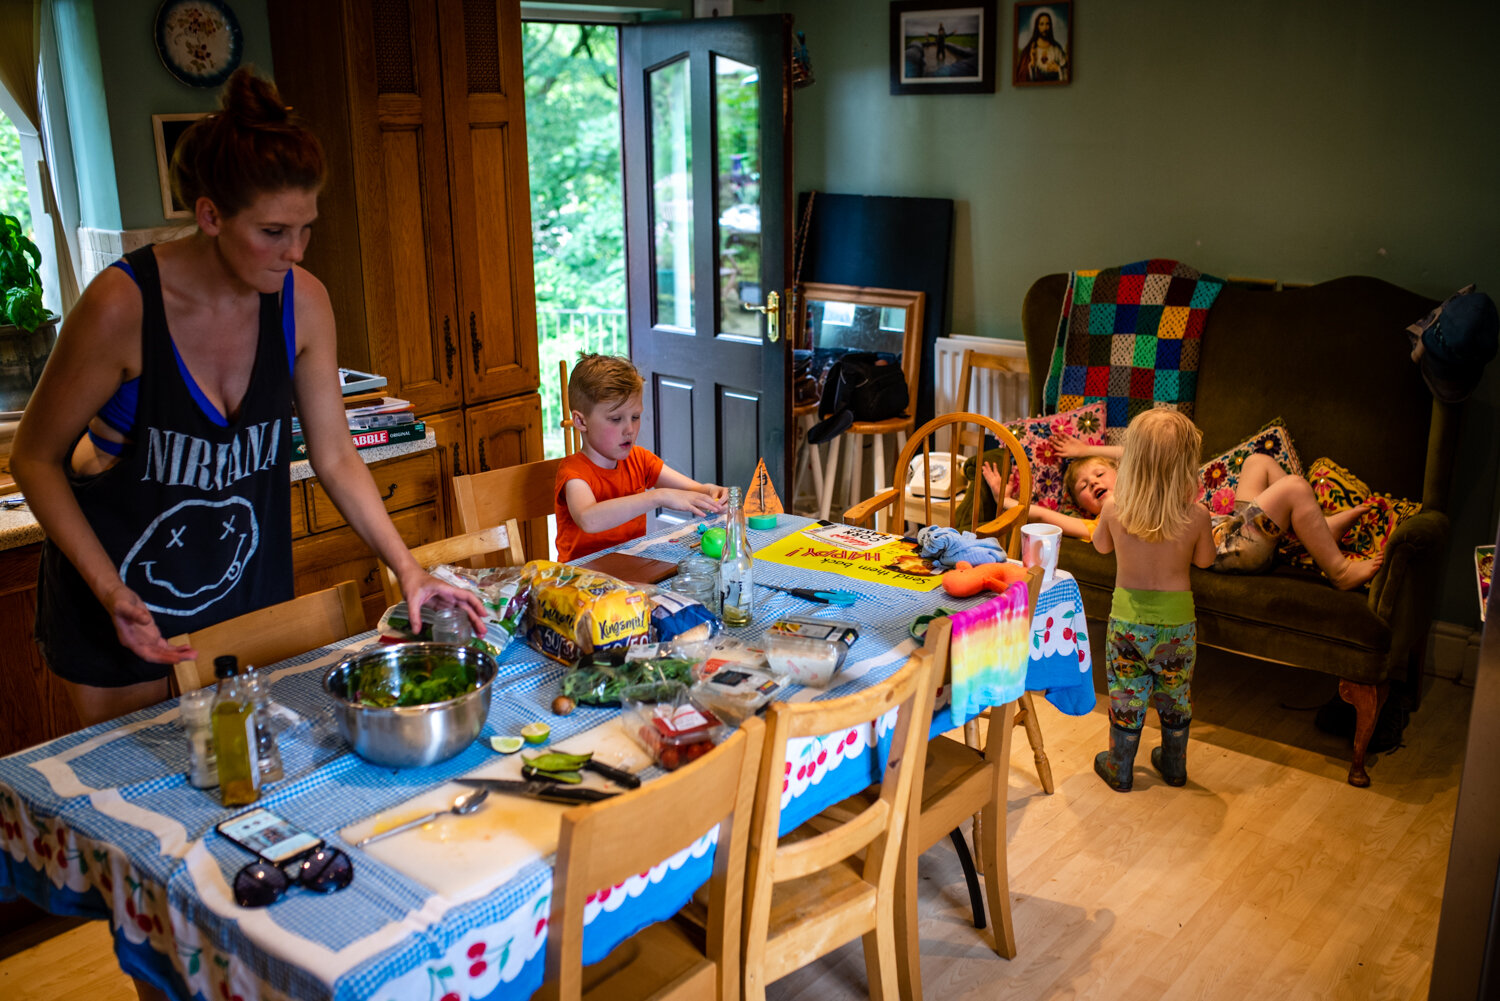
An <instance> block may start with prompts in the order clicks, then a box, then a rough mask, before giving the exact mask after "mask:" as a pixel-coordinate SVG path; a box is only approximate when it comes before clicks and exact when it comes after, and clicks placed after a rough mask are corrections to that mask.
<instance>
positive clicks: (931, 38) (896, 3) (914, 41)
mask: <svg viewBox="0 0 1500 1001" xmlns="http://www.w3.org/2000/svg"><path fill="white" fill-rule="evenodd" d="M994 92H995V0H981V2H979V3H951V2H947V3H945V2H943V0H893V2H892V3H891V93H892V94H993V93H994Z"/></svg>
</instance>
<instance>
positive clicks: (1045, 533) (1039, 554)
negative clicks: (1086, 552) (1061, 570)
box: [1021, 525, 1062, 585]
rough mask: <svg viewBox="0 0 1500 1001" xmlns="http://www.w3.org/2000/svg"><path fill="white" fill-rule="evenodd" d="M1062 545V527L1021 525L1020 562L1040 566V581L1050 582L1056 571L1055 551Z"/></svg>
mask: <svg viewBox="0 0 1500 1001" xmlns="http://www.w3.org/2000/svg"><path fill="white" fill-rule="evenodd" d="M1061 545H1062V529H1061V528H1058V527H1057V526H1056V525H1023V526H1021V563H1022V564H1023V565H1024V566H1028V567H1035V566H1040V567H1041V568H1042V583H1043V584H1044V585H1046V584H1050V583H1052V577H1053V575H1054V574H1056V573H1057V553H1058V548H1059V547H1060V546H1061Z"/></svg>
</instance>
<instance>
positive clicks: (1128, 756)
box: [1094, 723, 1141, 792]
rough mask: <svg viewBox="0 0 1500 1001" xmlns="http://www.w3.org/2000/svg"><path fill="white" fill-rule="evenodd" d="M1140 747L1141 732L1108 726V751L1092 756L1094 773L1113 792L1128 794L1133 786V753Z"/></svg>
mask: <svg viewBox="0 0 1500 1001" xmlns="http://www.w3.org/2000/svg"><path fill="white" fill-rule="evenodd" d="M1140 746H1141V731H1139V730H1127V729H1125V728H1124V727H1121V726H1115V725H1114V724H1113V723H1111V724H1110V725H1109V750H1107V751H1100V752H1099V753H1098V754H1096V755H1094V771H1096V772H1098V773H1099V777H1100V778H1101V779H1103V780H1104V782H1105V784H1106V785H1108V786H1109V787H1110V788H1111V789H1113V790H1114V791H1115V792H1129V791H1130V790H1131V788H1132V787H1133V786H1134V785H1135V751H1136V748H1138V747H1140Z"/></svg>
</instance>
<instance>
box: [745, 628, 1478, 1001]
mask: <svg viewBox="0 0 1500 1001" xmlns="http://www.w3.org/2000/svg"><path fill="white" fill-rule="evenodd" d="M1194 688H1195V710H1194V713H1195V722H1194V724H1193V729H1192V732H1191V741H1190V744H1189V748H1188V784H1187V786H1185V787H1183V788H1180V789H1173V788H1171V787H1169V786H1167V785H1166V784H1165V783H1163V782H1162V781H1161V778H1160V776H1158V775H1157V774H1156V772H1155V771H1154V770H1152V768H1151V765H1150V758H1149V748H1150V747H1152V746H1155V744H1156V743H1158V742H1159V739H1160V738H1159V734H1158V732H1157V731H1156V730H1155V729H1154V728H1155V726H1156V720H1155V715H1154V714H1152V718H1151V721H1150V722H1149V723H1148V727H1149V728H1150V729H1148V732H1147V733H1146V735H1145V736H1144V737H1143V739H1142V741H1141V749H1140V753H1139V756H1138V758H1137V769H1136V779H1135V789H1134V791H1132V792H1130V793H1117V792H1114V791H1113V790H1111V789H1110V788H1108V787H1107V786H1105V785H1104V783H1103V782H1101V781H1100V780H1099V779H1098V777H1097V776H1095V774H1094V771H1093V758H1094V754H1095V753H1097V752H1098V751H1101V750H1103V749H1104V747H1105V742H1106V729H1107V726H1108V721H1107V717H1106V716H1105V714H1104V706H1105V700H1104V699H1103V698H1102V697H1101V698H1100V699H1099V700H1098V702H1099V705H1098V707H1097V708H1096V709H1095V711H1094V713H1093V714H1092V715H1090V716H1086V717H1070V716H1064V715H1062V714H1061V713H1059V712H1058V711H1057V710H1056V709H1054V708H1053V707H1052V706H1050V705H1048V704H1046V703H1045V702H1044V701H1043V700H1042V699H1040V698H1038V699H1037V705H1038V707H1039V714H1040V716H1041V725H1042V731H1043V734H1044V737H1045V741H1046V748H1047V752H1048V757H1049V758H1050V760H1051V763H1052V774H1053V777H1054V779H1055V782H1056V792H1055V793H1054V794H1053V795H1051V796H1048V795H1046V794H1045V793H1043V792H1042V791H1041V789H1040V788H1039V787H1038V786H1037V784H1036V772H1035V766H1034V765H1033V763H1032V759H1031V749H1030V747H1029V745H1028V744H1027V742H1026V737H1025V734H1024V733H1023V732H1022V731H1020V730H1017V731H1016V733H1015V736H1014V741H1013V753H1012V762H1013V769H1012V773H1011V780H1010V807H1009V838H1010V850H1009V859H1010V889H1011V904H1012V909H1013V913H1014V916H1015V921H1016V941H1017V946H1018V954H1017V956H1016V958H1015V959H1013V960H1009V961H1007V960H1004V959H1000V958H999V957H997V956H996V955H995V954H994V953H993V952H992V951H991V950H990V946H989V942H990V939H989V931H988V930H986V931H984V932H979V931H976V930H975V929H974V927H973V925H972V923H971V914H970V911H969V904H968V894H967V891H966V889H965V887H964V882H963V876H962V873H961V871H960V869H959V866H958V861H957V858H956V856H955V855H954V853H953V850H952V848H951V847H950V846H949V845H948V843H947V842H946V841H944V842H940V843H939V845H938V846H937V847H936V848H934V849H933V850H932V851H930V852H928V854H927V855H925V856H923V859H922V869H921V920H922V925H921V936H922V984H923V988H924V991H925V994H926V996H927V997H928V998H930V999H937V1001H963V999H973V1001H980V999H984V1001H998V999H1006V998H1026V999H1035V1001H1043V999H1049V998H1067V999H1070V1001H1072V999H1078V1001H1082V999H1088V998H1101V999H1110V1001H1136V999H1139V1001H1148V999H1150V1001H1154V999H1158V998H1172V999H1179V998H1181V999H1186V998H1193V999H1203V1001H1245V999H1247V998H1276V999H1278V1001H1283V999H1285V1001H1292V999H1303V998H1306V999H1318V1001H1326V999H1350V1001H1356V999H1357V1001H1375V999H1384V998H1391V999H1420V998H1425V997H1427V984H1428V979H1429V977H1430V975H1431V969H1432V954H1433V946H1434V942H1435V941H1436V935H1437V923H1438V911H1439V906H1440V903H1441V898H1442V889H1443V880H1444V877H1445V875H1446V867H1447V862H1448V849H1449V842H1450V839H1451V836H1452V831H1453V813H1454V807H1455V805H1456V803H1457V798H1458V778H1459V769H1460V765H1461V762H1462V759H1463V751H1464V740H1465V735H1466V732H1467V726H1468V717H1469V704H1470V696H1471V692H1470V690H1469V689H1467V688H1464V687H1460V686H1458V685H1456V684H1454V683H1453V682H1450V681H1445V680H1439V679H1432V678H1429V679H1427V690H1426V694H1425V698H1424V701H1423V703H1422V707H1421V709H1420V710H1419V711H1418V712H1417V713H1415V714H1413V716H1412V720H1411V723H1410V725H1409V726H1408V727H1407V729H1406V737H1405V739H1406V746H1405V747H1402V748H1400V749H1398V750H1396V751H1394V752H1392V753H1388V754H1384V755H1381V756H1380V757H1379V759H1378V760H1375V761H1374V762H1373V763H1372V764H1371V765H1370V766H1369V770H1370V777H1371V781H1372V783H1373V784H1372V785H1371V786H1370V788H1368V789H1355V788H1353V787H1352V786H1350V785H1348V784H1347V783H1346V782H1345V775H1346V772H1347V767H1348V759H1347V757H1346V746H1345V745H1344V744H1343V743H1342V742H1341V741H1340V740H1339V739H1338V738H1335V737H1331V736H1328V735H1326V734H1324V733H1322V732H1320V731H1318V730H1317V729H1316V728H1315V727H1314V726H1313V722H1312V718H1313V712H1312V711H1311V710H1310V709H1309V710H1305V711H1298V710H1295V709H1288V708H1286V706H1288V705H1291V706H1313V705H1316V704H1319V703H1321V702H1322V701H1324V700H1325V699H1326V698H1328V697H1329V696H1331V695H1332V694H1333V693H1334V690H1335V689H1334V682H1333V680H1332V679H1331V678H1327V677H1324V676H1321V675H1313V674H1310V673H1308V672H1304V671H1299V670H1296V669H1293V668H1286V667H1282V666H1279V665H1275V664H1266V663H1263V662H1258V661H1253V660H1248V659H1244V658H1240V657H1237V656H1234V655H1232V654H1227V653H1224V652H1222V651H1217V650H1200V658H1199V663H1198V672H1197V677H1196V678H1195V679H1194ZM866 983H867V982H866V979H865V970H864V958H863V953H862V952H861V950H860V947H859V944H858V943H854V944H852V945H850V946H846V947H844V948H843V949H841V950H839V951H838V952H836V953H834V954H832V955H831V956H828V957H825V958H824V959H823V960H821V961H819V962H818V963H816V964H814V965H812V966H810V967H808V968H806V969H803V970H800V971H797V972H796V973H793V974H791V975H789V976H787V977H784V978H782V979H781V980H779V981H777V982H776V983H775V984H773V985H772V986H771V989H770V991H769V992H768V994H769V996H770V998H772V999H773V1001H813V999H816V1001H840V999H843V998H863V997H866V996H867V986H866Z"/></svg>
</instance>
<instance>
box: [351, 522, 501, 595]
mask: <svg viewBox="0 0 1500 1001" xmlns="http://www.w3.org/2000/svg"><path fill="white" fill-rule="evenodd" d="M411 554H412V556H414V557H415V558H416V561H417V563H418V564H420V565H421V566H424V567H434V566H437V565H438V564H440V563H463V564H464V565H466V566H474V565H475V563H474V561H475V559H476V558H478V557H481V556H484V557H490V556H494V557H497V559H493V560H489V561H486V562H484V563H480V564H479V565H480V566H485V565H490V566H502V567H518V566H520V565H521V564H522V563H525V562H526V551H525V549H524V548H523V547H522V546H521V524H520V522H518V521H516V519H514V518H511V519H509V520H507V521H506V522H505V523H504V524H503V525H492V526H490V527H489V528H485V529H481V530H479V531H477V532H468V533H466V534H464V535H455V536H452V537H450V538H447V539H438V540H437V541H435V542H429V543H427V544H426V545H425V546H418V547H417V548H415V549H413V550H412V551H411ZM380 579H381V580H382V581H384V582H385V600H386V603H387V604H391V605H394V604H395V603H396V602H398V601H400V600H401V599H402V594H401V582H400V581H398V580H397V579H396V574H395V573H394V572H393V571H392V570H391V568H390V567H388V566H386V565H385V561H384V560H381V561H380Z"/></svg>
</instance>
